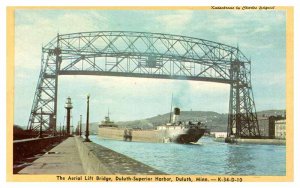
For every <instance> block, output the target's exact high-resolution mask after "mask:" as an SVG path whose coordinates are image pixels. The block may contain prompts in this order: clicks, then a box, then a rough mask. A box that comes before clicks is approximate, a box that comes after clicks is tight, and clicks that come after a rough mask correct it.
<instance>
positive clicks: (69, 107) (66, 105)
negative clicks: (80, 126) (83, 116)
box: [65, 97, 73, 136]
mask: <svg viewBox="0 0 300 188" xmlns="http://www.w3.org/2000/svg"><path fill="white" fill-rule="evenodd" d="M72 108H73V106H72V102H71V98H70V97H68V98H67V100H66V103H65V109H67V136H70V127H71V126H70V119H71V109H72Z"/></svg>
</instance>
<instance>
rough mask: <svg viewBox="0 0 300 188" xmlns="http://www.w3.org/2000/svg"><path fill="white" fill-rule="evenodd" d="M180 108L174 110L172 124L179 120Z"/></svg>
mask: <svg viewBox="0 0 300 188" xmlns="http://www.w3.org/2000/svg"><path fill="white" fill-rule="evenodd" d="M179 115H180V108H177V107H175V108H174V114H173V121H172V123H176V122H177V121H178V120H179Z"/></svg>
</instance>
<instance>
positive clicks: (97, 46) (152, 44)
mask: <svg viewBox="0 0 300 188" xmlns="http://www.w3.org/2000/svg"><path fill="white" fill-rule="evenodd" d="M41 63H42V66H41V72H40V76H39V79H38V85H37V89H36V92H35V96H34V100H33V105H32V108H31V112H30V117H29V121H28V125H27V129H28V130H32V131H37V130H38V129H39V126H41V119H43V120H44V124H43V125H44V127H46V128H47V130H46V131H50V132H51V131H53V130H55V128H56V118H55V117H56V115H57V93H58V92H57V91H58V76H59V75H99V76H100V75H102V76H123V77H144V78H156V79H181V80H196V81H207V82H217V83H224V84H229V85H230V102H229V113H228V114H229V115H228V128H227V135H228V136H230V137H232V136H233V137H235V138H259V137H260V132H259V126H258V121H257V114H256V108H255V102H254V97H253V92H252V85H251V61H250V60H249V59H248V58H247V57H246V56H245V55H244V54H243V53H242V51H241V50H240V49H239V48H238V47H232V46H229V45H226V44H221V43H218V42H213V41H208V40H204V39H199V38H193V37H187V36H178V35H169V34H163V33H147V32H127V31H96V32H83V33H71V34H63V35H60V34H58V35H57V36H56V37H55V38H54V39H53V40H51V41H50V42H49V43H48V44H46V45H45V46H43V48H42V59H41ZM40 109H43V111H42V112H41V110H40ZM41 116H43V117H42V118H41Z"/></svg>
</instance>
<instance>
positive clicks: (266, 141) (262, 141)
mask: <svg viewBox="0 0 300 188" xmlns="http://www.w3.org/2000/svg"><path fill="white" fill-rule="evenodd" d="M214 141H216V142H225V138H215V139H214ZM285 142H286V141H285V140H279V139H243V138H237V139H232V143H235V144H269V145H285Z"/></svg>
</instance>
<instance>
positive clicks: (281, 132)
mask: <svg viewBox="0 0 300 188" xmlns="http://www.w3.org/2000/svg"><path fill="white" fill-rule="evenodd" d="M275 138H277V139H285V138H286V120H285V119H282V120H276V121H275Z"/></svg>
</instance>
